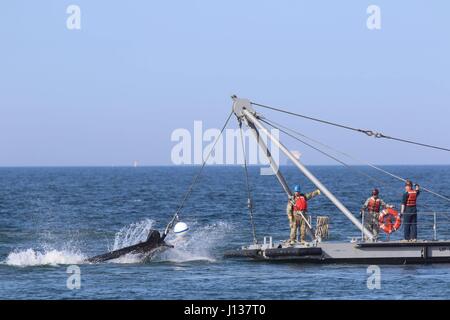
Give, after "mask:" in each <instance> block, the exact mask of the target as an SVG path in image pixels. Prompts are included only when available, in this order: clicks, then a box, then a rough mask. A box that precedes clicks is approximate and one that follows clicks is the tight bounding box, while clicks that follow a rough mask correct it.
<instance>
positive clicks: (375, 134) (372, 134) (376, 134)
mask: <svg viewBox="0 0 450 320" xmlns="http://www.w3.org/2000/svg"><path fill="white" fill-rule="evenodd" d="M250 103H251V104H252V105H254V106H258V107H261V108H266V109H270V110H274V111H277V112H282V113H286V114H289V115H293V116H296V117H300V118H304V119H307V120H312V121H316V122H320V123H323V124H327V125H331V126H335V127H338V128H342V129H346V130H351V131H354V132H360V133H364V134H366V135H367V136H369V137H374V138H380V139H381V138H383V139H389V140H395V141H399V142H403V143H408V144H413V145H417V146H421V147H426V148H431V149H436V150H441V151H447V152H450V149H449V148H445V147H440V146H434V145H431V144H426V143H421V142H417V141H413V140H407V139H402V138H397V137H391V136H387V135H385V134H383V133H380V132H376V131H372V130H364V129H359V128H354V127H350V126H347V125H343V124H339V123H336V122H331V121H326V120H323V119H318V118H313V117H310V116H306V115H303V114H299V113H295V112H292V111H287V110H283V109H279V108H275V107H271V106H268V105H264V104H260V103H255V102H250Z"/></svg>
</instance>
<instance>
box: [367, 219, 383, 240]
mask: <svg viewBox="0 0 450 320" xmlns="http://www.w3.org/2000/svg"><path fill="white" fill-rule="evenodd" d="M379 217H380V214H379V213H378V212H366V213H365V214H364V227H365V228H366V229H367V230H369V231H370V232H372V234H373V235H374V236H375V239H376V238H378V235H379V233H380V223H379V221H378V218H379Z"/></svg>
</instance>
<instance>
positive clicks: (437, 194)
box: [261, 118, 450, 202]
mask: <svg viewBox="0 0 450 320" xmlns="http://www.w3.org/2000/svg"><path fill="white" fill-rule="evenodd" d="M261 121H263V122H265V123H267V124H269V125H271V126H273V125H272V124H275V125H277V126H279V127H281V128H284V129H285V130H289V131H291V132H293V133H294V134H296V135H299V136H302V137H304V138H306V139H308V140H310V141H313V142H314V143H317V144H320V145H321V146H323V147H325V148H328V149H330V150H332V151H334V152H336V153H339V154H341V155H344V156H346V157H348V158H350V159H352V160H354V161H357V162H360V163H363V164H365V165H367V166H369V167H371V168H373V169H375V170H378V171H379V172H382V173H384V174H386V175H389V176H391V177H393V178H395V179H397V180H400V181H403V182H406V181H407V180H406V179H404V178H402V177H400V176H398V175H395V174H393V173H391V172H389V171H387V170H384V169H382V168H380V167H377V166H375V165H373V164H371V163H368V162H367V161H364V160H361V159H359V158H356V157H354V156H351V155H349V154H348V153H345V152H342V151H339V150H337V149H335V148H333V147H330V146H329V145H326V144H324V143H322V142H320V141H317V140H315V139H312V138H310V137H308V136H305V135H304V134H302V133H300V132H298V131H295V130H292V129H290V128H287V127H285V126H283V125H281V124H279V123H276V122H275V121H272V120H268V119H267V118H265V120H263V119H261ZM268 122H271V123H272V124H271V123H268ZM273 127H274V126H273ZM278 130H280V129H279V128H278ZM280 131H282V132H284V133H286V132H285V131H283V130H280ZM286 134H288V133H286ZM288 135H289V136H291V137H292V138H294V139H297V140H298V141H300V142H302V143H304V144H306V145H308V146H310V147H311V148H313V149H315V150H317V151H318V152H321V153H322V154H325V155H326V156H328V157H330V158H332V159H333V160H335V161H338V162H339V163H341V164H344V165H345V166H346V167H348V168H349V169H353V170H354V171H357V172H358V173H360V174H363V175H365V176H366V177H368V178H370V179H371V180H374V181H377V182H379V183H382V184H383V182H382V181H381V180H378V179H376V178H373V177H371V176H369V175H367V174H365V173H363V172H361V171H359V170H356V169H354V168H352V167H350V166H349V165H348V164H346V163H344V162H343V161H341V160H339V159H337V158H335V157H333V156H331V155H329V154H327V153H325V152H324V151H322V150H320V149H318V148H316V147H314V146H311V145H310V144H308V143H305V142H304V141H302V140H301V139H299V138H298V137H293V136H292V135H291V134H288ZM421 189H423V190H424V191H426V192H428V193H430V194H433V195H435V196H437V197H439V198H441V199H443V200H446V201H449V202H450V198H447V197H446V196H443V195H441V194H439V193H437V192H434V191H432V190H430V189H428V188H425V187H422V186H421Z"/></svg>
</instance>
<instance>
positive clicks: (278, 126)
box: [260, 118, 381, 183]
mask: <svg viewBox="0 0 450 320" xmlns="http://www.w3.org/2000/svg"><path fill="white" fill-rule="evenodd" d="M260 120H261V122H264V123H265V124H267V125H269V126H271V127H272V128H275V129H277V130H279V131H281V132H283V133H284V134H286V135H288V136H289V137H291V138H293V139H295V140H297V141H299V142H301V143H303V144H304V145H306V146H308V147H310V148H312V149H314V150H316V151H317V152H319V153H321V154H323V155H324V156H326V157H328V158H330V159H332V160H334V161H336V162H339V163H340V164H342V165H343V166H345V167H347V168H348V169H350V170H352V171H354V172H356V173H358V174H361V175H363V176H365V177H366V178H368V179H371V180H373V181H375V182H377V183H380V182H381V181H380V180H378V179H376V178H374V177H372V176H370V175H368V174H366V173H364V172H362V171H360V170H357V169H355V168H353V167H351V166H350V165H349V164H347V163H346V162H344V161H342V160H340V159H338V158H336V157H334V156H333V155H331V154H329V153H326V152H325V151H323V150H321V149H319V148H317V147H315V146H313V145H312V144H310V143H308V142H306V141H304V140H302V139H300V138H299V137H296V136H294V135H293V134H291V133H289V132H288V131H287V130H289V131H292V132H294V133H296V134H299V133H297V132H296V131H294V130H291V129H289V128H286V127H284V126H282V125H280V124H278V123H276V122H274V121H271V120H268V119H267V118H264V119H260ZM282 127H284V128H283V129H282ZM299 135H300V134H299Z"/></svg>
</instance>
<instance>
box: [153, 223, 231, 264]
mask: <svg viewBox="0 0 450 320" xmlns="http://www.w3.org/2000/svg"><path fill="white" fill-rule="evenodd" d="M188 225H190V231H189V232H188V233H187V234H186V235H185V236H183V237H180V238H176V237H175V236H173V235H172V236H170V237H169V238H168V239H167V243H169V244H171V245H173V246H174V248H172V249H168V250H166V251H163V252H162V253H160V254H159V256H158V257H156V258H155V260H157V261H170V262H189V261H209V262H215V261H216V259H217V258H216V257H217V251H218V250H217V247H218V246H220V245H221V244H222V242H223V240H224V238H225V236H226V235H227V233H228V232H229V231H230V230H231V229H232V227H231V225H230V224H229V223H227V222H223V221H219V222H218V223H215V224H212V225H207V226H198V224H197V223H195V222H194V223H192V222H191V223H188Z"/></svg>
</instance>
